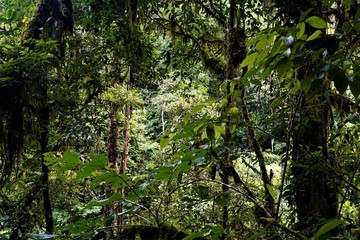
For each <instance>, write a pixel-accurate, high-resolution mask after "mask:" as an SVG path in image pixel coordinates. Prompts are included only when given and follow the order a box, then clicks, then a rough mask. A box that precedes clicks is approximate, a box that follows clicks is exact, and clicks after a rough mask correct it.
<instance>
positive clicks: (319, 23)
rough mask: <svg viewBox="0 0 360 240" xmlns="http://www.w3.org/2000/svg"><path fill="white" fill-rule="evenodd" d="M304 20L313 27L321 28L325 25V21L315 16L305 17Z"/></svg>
mask: <svg viewBox="0 0 360 240" xmlns="http://www.w3.org/2000/svg"><path fill="white" fill-rule="evenodd" d="M306 22H307V23H308V24H310V26H312V27H313V28H319V29H323V28H326V27H327V23H326V22H325V21H324V20H322V19H321V18H319V17H317V16H312V17H309V18H308V19H306Z"/></svg>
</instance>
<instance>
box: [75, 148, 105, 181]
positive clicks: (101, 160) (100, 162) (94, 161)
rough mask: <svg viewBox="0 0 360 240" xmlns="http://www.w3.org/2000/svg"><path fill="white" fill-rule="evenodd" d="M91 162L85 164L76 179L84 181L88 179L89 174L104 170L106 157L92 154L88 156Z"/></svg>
mask: <svg viewBox="0 0 360 240" xmlns="http://www.w3.org/2000/svg"><path fill="white" fill-rule="evenodd" d="M90 158H91V161H90V162H88V163H85V164H84V166H83V168H82V171H81V172H78V174H77V176H76V179H77V180H80V179H84V178H86V177H88V176H89V175H90V174H91V173H93V172H95V171H97V170H99V169H101V168H104V167H105V164H106V155H105V154H94V155H91V156H90Z"/></svg>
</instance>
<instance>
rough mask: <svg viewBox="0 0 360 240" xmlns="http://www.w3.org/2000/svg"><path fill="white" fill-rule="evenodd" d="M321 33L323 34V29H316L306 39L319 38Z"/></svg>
mask: <svg viewBox="0 0 360 240" xmlns="http://www.w3.org/2000/svg"><path fill="white" fill-rule="evenodd" d="M320 35H321V30H316V31H315V32H314V33H313V34H311V36H310V37H308V39H306V41H311V40H314V39H316V38H318V37H319V36H320Z"/></svg>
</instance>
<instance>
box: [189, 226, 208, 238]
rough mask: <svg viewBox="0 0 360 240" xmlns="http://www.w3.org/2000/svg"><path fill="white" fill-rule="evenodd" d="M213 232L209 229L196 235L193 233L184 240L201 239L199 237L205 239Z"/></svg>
mask: <svg viewBox="0 0 360 240" xmlns="http://www.w3.org/2000/svg"><path fill="white" fill-rule="evenodd" d="M210 231H211V230H209V229H208V228H205V229H203V230H201V231H200V232H195V233H191V234H189V235H187V236H186V237H185V238H183V240H192V239H195V238H199V237H203V236H205V235H207V233H209V232H210Z"/></svg>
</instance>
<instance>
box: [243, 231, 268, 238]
mask: <svg viewBox="0 0 360 240" xmlns="http://www.w3.org/2000/svg"><path fill="white" fill-rule="evenodd" d="M268 233H269V232H268V231H261V232H257V233H255V234H253V235H251V236H250V237H249V238H247V240H254V239H263V237H264V236H265V235H266V234H268Z"/></svg>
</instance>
